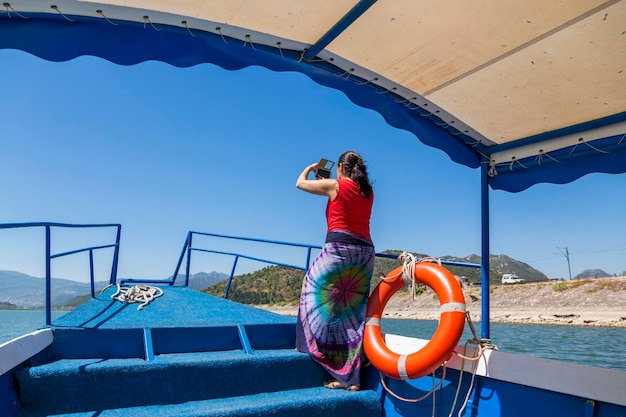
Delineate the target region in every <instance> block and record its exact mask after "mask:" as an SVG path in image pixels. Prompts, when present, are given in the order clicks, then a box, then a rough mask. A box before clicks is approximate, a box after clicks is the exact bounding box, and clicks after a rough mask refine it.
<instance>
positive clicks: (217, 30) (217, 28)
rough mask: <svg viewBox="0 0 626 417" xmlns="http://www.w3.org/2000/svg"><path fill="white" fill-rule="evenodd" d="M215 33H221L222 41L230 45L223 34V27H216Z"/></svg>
mask: <svg viewBox="0 0 626 417" xmlns="http://www.w3.org/2000/svg"><path fill="white" fill-rule="evenodd" d="M215 31H216V32H217V33H219V34H220V37H221V38H222V40H223V41H224V43H228V41H226V38H225V37H224V34H223V33H222V28H221V27H219V26H218V27H216V28H215Z"/></svg>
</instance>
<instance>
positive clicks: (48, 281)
mask: <svg viewBox="0 0 626 417" xmlns="http://www.w3.org/2000/svg"><path fill="white" fill-rule="evenodd" d="M50 263H51V258H50V226H46V324H47V325H50V323H52V312H51V309H52V296H51V294H50V292H51V290H52V288H51V281H52V276H51V275H52V272H51V265H50Z"/></svg>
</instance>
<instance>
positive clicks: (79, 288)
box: [0, 270, 228, 308]
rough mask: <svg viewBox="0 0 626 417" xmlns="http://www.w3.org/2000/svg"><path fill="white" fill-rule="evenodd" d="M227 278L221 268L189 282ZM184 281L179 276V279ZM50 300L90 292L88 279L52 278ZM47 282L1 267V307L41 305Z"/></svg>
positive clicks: (99, 285) (202, 284) (206, 283)
mask: <svg viewBox="0 0 626 417" xmlns="http://www.w3.org/2000/svg"><path fill="white" fill-rule="evenodd" d="M226 278H228V275H226V274H222V273H220V272H209V273H207V272H199V273H197V274H193V275H190V276H189V286H190V287H191V288H194V289H203V288H207V287H210V286H212V285H215V284H216V283H218V282H220V281H222V280H224V279H226ZM183 281H184V276H179V278H178V279H177V283H181V282H183ZM50 285H51V288H52V294H51V301H52V306H53V308H55V307H56V308H58V307H61V306H63V305H66V304H67V303H68V302H71V301H72V300H74V299H75V298H78V297H81V296H86V295H89V294H90V292H91V289H90V285H89V283H84V282H77V281H72V280H69V279H64V278H52V281H51V284H50ZM107 285H108V282H107V281H99V282H96V283H95V284H94V288H95V291H96V292H99V291H101V290H102V289H103V288H104V287H106V286H107ZM45 294H46V283H45V279H44V278H36V277H33V276H30V275H27V274H23V273H21V272H16V271H2V270H0V308H42V307H44V305H45Z"/></svg>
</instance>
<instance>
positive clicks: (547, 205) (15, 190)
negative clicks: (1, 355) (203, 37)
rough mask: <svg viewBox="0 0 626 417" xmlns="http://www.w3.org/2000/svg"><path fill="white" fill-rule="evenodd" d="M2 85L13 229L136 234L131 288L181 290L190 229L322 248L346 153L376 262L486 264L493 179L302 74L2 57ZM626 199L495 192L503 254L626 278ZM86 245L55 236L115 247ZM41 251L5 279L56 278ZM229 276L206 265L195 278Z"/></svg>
mask: <svg viewBox="0 0 626 417" xmlns="http://www.w3.org/2000/svg"><path fill="white" fill-rule="evenodd" d="M0 76H1V77H2V80H3V86H2V90H1V91H2V92H1V93H0V97H2V98H1V99H0V114H1V115H2V120H3V123H2V135H1V136H0V145H1V148H2V152H0V192H1V195H2V205H1V206H0V219H1V220H0V221H2V222H29V221H54V222H67V223H121V224H122V244H121V255H120V256H121V259H120V276H124V277H142V278H147V277H150V278H165V277H167V276H168V275H170V274H171V273H172V272H173V269H174V266H175V264H176V261H177V259H178V255H179V253H180V250H181V248H182V245H183V242H184V239H185V236H186V233H187V231H188V230H195V231H202V232H213V233H223V234H230V235H238V236H251V237H264V238H269V239H276V240H283V241H291V242H302V243H311V244H321V243H322V242H323V239H324V235H325V220H324V215H323V212H324V207H325V201H324V199H323V198H321V197H316V196H312V195H309V194H306V193H303V192H301V191H298V190H297V189H296V188H295V185H294V184H295V181H296V178H297V176H298V174H299V173H300V172H301V170H302V169H303V168H304V167H305V166H306V165H308V164H310V163H313V162H316V161H317V160H319V158H321V157H324V158H328V159H332V160H336V159H337V157H338V155H339V154H341V153H342V152H343V151H345V150H348V149H351V150H356V151H358V152H360V153H361V154H362V155H363V157H364V159H365V160H366V162H367V163H368V166H369V170H370V176H371V179H372V180H373V181H375V183H374V187H375V193H376V202H375V207H374V215H373V218H372V234H373V239H374V241H375V243H376V248H377V250H379V251H382V250H385V249H398V250H407V251H411V252H417V253H427V254H429V255H431V256H445V255H454V256H466V255H469V254H473V253H476V254H478V253H480V216H479V212H480V200H479V171H478V170H472V169H469V168H466V167H463V166H459V165H456V164H454V163H453V162H451V161H450V160H449V158H448V157H447V156H446V155H445V154H444V153H443V152H441V151H439V150H436V149H434V148H429V147H427V146H425V145H423V144H421V143H420V142H419V141H418V140H417V139H416V138H415V137H414V136H413V135H412V134H410V133H407V132H405V131H401V130H398V129H394V128H392V127H390V126H388V125H387V124H386V123H385V122H384V120H383V119H382V117H381V116H380V115H378V114H377V113H375V112H373V111H370V110H365V109H362V108H359V107H357V106H355V105H353V104H352V103H351V102H350V101H349V100H348V99H347V98H346V97H345V96H344V95H343V94H342V93H340V92H338V91H334V90H330V89H328V88H324V87H321V86H318V85H317V84H315V83H313V82H312V81H310V80H309V79H308V78H306V77H305V76H303V75H300V74H296V73H272V72H270V71H268V70H265V69H263V68H258V67H252V68H247V69H244V70H240V71H225V70H222V69H221V68H218V67H215V66H211V65H199V66H196V67H192V68H185V69H181V68H175V67H172V66H169V65H166V64H162V63H158V62H147V63H142V64H139V65H135V66H130V67H124V66H118V65H114V64H111V63H109V62H106V61H103V60H101V59H97V58H93V57H82V58H79V59H75V60H73V61H70V62H64V63H51V62H47V61H44V60H41V59H38V58H36V57H33V56H31V55H28V54H25V53H22V52H18V51H8V50H2V51H0ZM625 191H626V175H621V176H618V175H606V174H592V175H588V176H586V177H584V178H582V179H580V180H578V181H576V182H574V183H572V184H569V185H566V186H557V185H550V184H542V185H536V186H533V187H531V188H530V189H529V190H527V191H525V192H522V193H518V194H510V193H506V192H502V191H492V192H491V194H490V197H491V201H492V206H491V213H492V223H491V229H492V247H491V252H492V253H494V254H506V255H509V256H511V257H513V258H516V259H518V260H520V261H522V262H526V263H528V264H529V265H531V266H532V267H534V268H536V269H538V270H540V271H542V272H543V273H545V274H546V275H548V276H549V277H563V278H567V276H568V270H567V262H566V259H565V257H564V256H563V255H562V254H560V252H559V248H561V250H563V249H562V248H565V247H567V248H568V249H569V252H570V262H571V269H572V276H575V275H576V274H578V273H579V272H581V271H582V270H584V269H591V268H599V269H603V270H604V271H606V272H608V273H610V274H613V273H616V274H620V273H621V272H622V271H625V270H626V216H625V215H624V207H625V206H626V192H625ZM81 233H82V232H80V233H79V232H76V231H69V232H68V231H64V230H61V231H58V232H57V231H56V230H55V231H53V245H54V246H53V251H64V250H70V249H73V248H75V245H74V244H73V243H70V240H73V239H78V240H79V241H81V240H84V241H87V242H91V241H92V239H95V240H93V241H94V242H95V243H93V244H102V243H103V242H102V239H105V240H106V242H105V243H109V242H110V241H111V236H110V235H111V233H109V232H99V233H101V234H95V235H94V234H92V233H83V234H81ZM107 233H108V234H107ZM98 239H100V240H99V241H97V240H98ZM96 241H97V242H96ZM73 245H74V246H73ZM42 246H43V231H42V230H22V231H15V230H11V231H4V232H2V233H0V252H1V254H0V269H8V270H17V271H21V272H25V273H29V274H31V275H35V276H43V274H44V272H43V271H44V269H43V258H42V253H43V252H42ZM33 256H34V257H35V260H34V261H33ZM98 256H99V255H98ZM106 256H108V255H103V257H105V258H106ZM98 259H99V258H98ZM85 262H87V261H85V260H84V259H79V260H76V261H69V260H67V261H66V260H59V261H55V263H54V264H53V275H55V276H66V277H70V278H73V279H79V278H78V277H79V276H84V271H85V270H86V269H85V268H84V265H85ZM229 265H230V264H229V262H226V261H224V260H217V259H213V257H210V256H207V257H205V258H203V259H201V260H199V261H198V262H197V263H195V262H194V265H193V269H194V270H195V271H199V270H205V271H209V270H218V271H221V272H229V271H230V266H229ZM242 268H243V269H245V268H246V267H245V266H242ZM103 279H106V277H104V278H103Z"/></svg>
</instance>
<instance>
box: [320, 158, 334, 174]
mask: <svg viewBox="0 0 626 417" xmlns="http://www.w3.org/2000/svg"><path fill="white" fill-rule="evenodd" d="M334 166H335V163H334V162H333V161H329V160H328V159H324V158H322V159H320V161H319V163H318V164H317V175H319V176H320V177H322V178H330V175H331V170H332V169H333V167H334Z"/></svg>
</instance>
